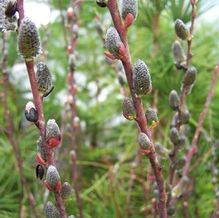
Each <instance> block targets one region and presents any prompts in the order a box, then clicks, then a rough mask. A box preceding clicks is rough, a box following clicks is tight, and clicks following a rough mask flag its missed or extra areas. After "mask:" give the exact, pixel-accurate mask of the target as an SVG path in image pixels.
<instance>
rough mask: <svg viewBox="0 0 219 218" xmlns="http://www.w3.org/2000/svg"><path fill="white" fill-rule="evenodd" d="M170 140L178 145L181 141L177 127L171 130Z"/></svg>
mask: <svg viewBox="0 0 219 218" xmlns="http://www.w3.org/2000/svg"><path fill="white" fill-rule="evenodd" d="M170 140H171V142H172V143H173V144H174V145H178V144H179V141H180V135H179V131H178V130H177V128H175V127H173V128H171V130H170Z"/></svg>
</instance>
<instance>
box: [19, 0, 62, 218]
mask: <svg viewBox="0 0 219 218" xmlns="http://www.w3.org/2000/svg"><path fill="white" fill-rule="evenodd" d="M17 4H18V13H19V23H21V22H22V20H23V19H24V7H23V0H18V2H17ZM25 64H26V68H27V72H28V77H29V81H30V85H31V90H32V94H33V100H34V104H35V107H36V110H37V112H38V121H37V123H36V126H37V127H38V128H39V131H40V136H41V139H42V144H43V146H45V150H46V158H47V163H48V165H54V164H55V161H54V159H53V155H52V151H51V149H50V148H49V146H47V145H46V143H45V137H46V129H45V119H44V113H43V105H42V99H41V97H40V94H39V91H38V86H37V81H36V76H35V70H34V61H33V60H31V61H27V60H25ZM54 195H55V199H56V203H57V207H58V209H59V212H60V216H61V218H66V212H65V207H64V203H63V200H62V198H61V194H60V192H54Z"/></svg>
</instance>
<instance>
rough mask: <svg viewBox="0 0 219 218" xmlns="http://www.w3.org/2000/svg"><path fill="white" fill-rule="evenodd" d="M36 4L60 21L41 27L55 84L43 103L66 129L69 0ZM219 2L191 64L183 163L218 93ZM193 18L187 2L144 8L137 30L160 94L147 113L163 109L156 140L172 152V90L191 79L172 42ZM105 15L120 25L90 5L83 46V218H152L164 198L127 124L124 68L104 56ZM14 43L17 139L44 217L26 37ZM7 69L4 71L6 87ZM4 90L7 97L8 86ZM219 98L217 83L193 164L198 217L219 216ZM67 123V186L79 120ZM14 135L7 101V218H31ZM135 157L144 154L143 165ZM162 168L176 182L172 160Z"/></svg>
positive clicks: (0, 155) (83, 21)
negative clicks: (218, 199)
mask: <svg viewBox="0 0 219 218" xmlns="http://www.w3.org/2000/svg"><path fill="white" fill-rule="evenodd" d="M35 2H39V3H45V4H48V5H49V6H50V9H51V11H52V12H55V13H56V14H57V16H56V17H55V19H54V20H52V22H50V23H49V24H48V25H46V26H41V27H40V29H39V31H40V36H41V40H42V41H43V42H44V43H43V45H44V50H45V51H46V52H45V58H46V59H47V63H48V66H49V68H50V71H51V72H52V74H53V79H54V85H55V89H54V91H53V92H52V93H51V95H50V96H49V97H48V98H46V100H45V102H44V111H45V115H46V119H47V120H48V119H49V118H55V119H56V120H57V123H58V124H59V126H61V124H62V122H63V118H62V117H63V113H64V111H63V108H64V102H65V99H66V96H67V95H66V94H67V92H66V88H67V82H66V74H67V70H68V58H67V53H66V42H65V35H64V33H65V30H64V28H65V27H64V25H63V19H62V18H63V17H64V19H65V23H66V10H67V8H68V6H69V1H67V0H65V1H61V0H60V1H50V2H48V1H43V0H42V1H37V0H36V1H35ZM216 4H219V3H218V1H211V0H209V1H204V0H199V1H198V5H197V12H198V14H197V15H198V16H197V20H196V23H195V29H194V36H193V54H194V56H193V59H192V63H193V64H194V65H195V66H196V68H197V69H198V76H197V81H196V83H195V86H194V87H193V90H192V94H191V95H189V96H188V98H187V103H188V107H189V109H190V112H191V115H192V117H191V119H190V123H189V129H188V143H187V146H185V147H184V148H182V149H181V150H180V152H179V154H178V155H179V157H181V156H183V155H184V154H185V151H186V150H187V149H188V147H189V142H191V139H192V136H193V134H194V130H195V127H196V124H197V120H198V116H199V114H200V112H201V110H202V108H203V104H204V102H205V98H206V95H207V92H208V89H209V84H210V78H211V74H212V71H213V69H214V66H215V64H216V63H217V62H218V60H219V55H218V54H219V53H218V51H219V42H218V39H219V31H218V28H219V27H218V24H217V22H216V21H215V23H210V25H209V23H208V22H205V21H203V19H202V20H201V19H200V15H201V14H204V13H205V12H206V11H208V9H209V8H210V7H213V6H214V5H216ZM60 13H61V14H62V15H63V17H62V16H61V15H60ZM190 14H191V7H190V5H189V1H186V0H185V1H183V0H178V1H175V0H162V1H161V0H160V1H152V0H139V15H138V18H137V20H136V23H135V25H133V26H132V27H131V28H130V30H129V46H130V51H131V55H132V61H133V62H135V61H136V60H137V59H142V60H144V61H145V62H146V63H147V65H148V66H149V69H150V73H151V77H152V82H153V94H152V95H151V97H144V99H143V101H144V105H145V106H149V105H151V104H153V102H155V104H156V107H157V111H158V116H159V121H160V123H159V126H158V127H157V128H156V129H155V136H154V138H155V141H156V142H160V143H162V144H163V145H164V146H165V147H166V148H169V149H171V148H172V145H171V143H170V141H169V127H170V124H171V119H172V117H173V115H174V114H173V113H174V112H172V111H171V109H170V108H169V105H168V96H169V93H170V91H171V90H172V89H176V90H178V91H180V87H181V81H182V78H183V74H182V72H180V71H178V70H176V68H175V65H174V61H173V57H172V52H171V46H172V43H173V42H174V40H175V38H176V36H175V32H174V28H173V25H174V20H175V19H176V18H180V19H182V20H183V21H184V22H186V23H189V21H190ZM39 16H40V12H39ZM96 16H99V18H100V23H102V24H103V26H102V27H103V28H104V30H106V29H107V28H108V27H109V26H110V24H111V17H110V16H109V14H108V11H107V10H106V9H101V8H99V7H98V6H97V5H96V4H95V2H93V1H88V0H87V1H86V0H85V1H83V3H82V4H81V12H80V29H79V32H78V34H79V37H78V42H77V47H76V50H77V59H76V73H75V80H76V84H77V87H78V92H77V95H76V101H77V111H78V117H79V118H80V130H78V131H77V132H76V137H77V144H78V169H79V190H80V194H81V197H82V202H83V209H84V217H85V218H90V217H95V218H100V217H103V218H112V217H117V218H122V217H129V218H130V217H133V218H138V217H146V215H147V217H152V216H153V213H154V212H153V209H152V208H153V207H152V199H153V198H154V196H156V189H155V187H154V184H153V183H152V184H149V183H147V179H148V175H150V167H149V162H148V160H147V158H144V157H143V156H141V155H139V154H138V144H137V140H136V137H137V130H136V126H135V123H134V122H129V121H127V120H125V118H124V117H123V116H122V112H121V104H122V95H121V94H120V85H119V83H118V81H117V77H116V74H115V70H114V69H113V68H112V67H111V66H110V65H109V64H108V63H107V62H106V59H105V57H104V55H103V52H104V51H105V49H104V46H103V42H102V40H101V38H100V36H99V35H98V33H97V28H96V27H97V22H96V19H95V17H96ZM155 18H158V23H157V25H155V22H154V21H155ZM5 36H6V37H7V50H8V59H7V66H6V67H7V72H8V76H9V83H8V95H7V100H8V106H9V111H10V114H11V116H12V118H13V124H14V127H15V128H14V131H13V134H14V136H15V138H16V142H17V144H18V146H19V149H20V152H21V156H22V159H23V162H24V165H23V166H24V174H25V177H26V178H27V182H28V184H29V186H30V187H29V188H30V190H31V191H32V193H33V195H34V197H35V200H36V210H37V212H38V213H39V214H41V216H40V217H43V212H42V211H43V203H44V201H45V199H46V194H45V189H44V188H42V184H41V182H40V181H39V180H37V179H36V178H35V155H36V141H37V139H38V132H37V130H36V128H35V127H34V125H30V123H28V122H27V121H26V119H25V117H24V107H25V104H26V102H27V101H28V100H31V99H32V96H31V94H30V88H29V86H27V84H28V77H27V74H26V70H25V67H24V66H23V60H21V59H20V57H19V55H18V54H17V43H16V40H17V35H16V33H13V32H11V33H7V34H5ZM2 37H3V34H2V33H1V38H2ZM1 45H2V39H1ZM185 48H186V47H185ZM1 55H2V54H0V57H2V56H1ZM4 70H5V69H0V73H1V74H0V77H1V80H2V79H3V76H2V75H3V74H2V73H3V71H4ZM0 91H1V93H2V86H0ZM0 97H1V96H0ZM218 99H219V85H218V83H217V85H216V89H215V95H214V98H213V101H212V103H211V107H210V110H209V112H208V115H207V118H206V120H205V123H204V126H203V131H202V135H201V138H200V141H199V145H198V147H199V151H198V154H197V155H196V156H195V158H194V160H193V162H192V166H191V169H192V171H191V173H190V182H191V188H190V190H188V193H187V194H188V196H189V201H188V202H189V207H188V209H189V217H203V218H204V217H210V216H211V214H212V212H213V211H214V209H215V191H214V186H213V184H212V174H211V171H210V170H209V169H210V168H209V166H211V163H212V156H211V147H212V142H213V141H214V140H217V139H218V138H219V113H218ZM0 100H1V98H0ZM66 117H67V118H66V120H65V125H64V126H65V127H64V140H63V143H62V147H61V148H60V150H59V155H60V156H59V162H58V163H59V172H60V175H61V178H62V181H63V182H64V181H69V182H70V184H73V180H72V177H71V162H70V156H69V151H70V150H71V145H70V137H69V133H70V132H69V124H68V123H70V115H69V114H66ZM5 127H6V120H5V117H4V114H3V102H2V101H0V168H1V171H0V196H1V198H0V217H2V218H7V217H8V218H9V217H10V218H12V217H19V215H18V214H22V217H31V213H30V209H29V206H28V201H27V196H26V195H25V194H24V192H23V190H22V188H21V183H20V178H19V174H18V171H17V166H16V162H15V157H14V154H13V151H12V146H11V142H10V140H9V139H8V138H7V136H6V134H5V132H4V128H5ZM136 156H138V158H137V160H136ZM134 160H135V161H134ZM133 161H134V162H133ZM160 161H162V167H163V173H164V177H165V178H167V175H168V167H169V163H170V161H169V159H166V160H160ZM133 163H135V164H133ZM133 177H134V182H133V183H134V184H133V188H132V190H131V200H130V204H129V212H130V213H129V215H127V213H128V211H127V192H128V188H129V182H130V178H133ZM149 185H150V187H148V186H149ZM145 192H146V193H145ZM52 199H53V198H51V200H52ZM183 202H184V198H181V199H179V201H178V203H177V208H176V212H175V215H174V216H175V217H185V215H184V213H183V208H184V207H183V206H182V205H183ZM65 203H66V206H67V211H68V213H69V214H71V213H74V214H76V215H77V213H78V212H77V207H76V204H75V198H74V196H72V198H71V199H70V200H68V201H67V202H65ZM145 211H146V212H145Z"/></svg>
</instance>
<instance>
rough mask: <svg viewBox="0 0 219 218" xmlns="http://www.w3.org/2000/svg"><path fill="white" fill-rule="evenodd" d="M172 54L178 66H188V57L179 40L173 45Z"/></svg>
mask: <svg viewBox="0 0 219 218" xmlns="http://www.w3.org/2000/svg"><path fill="white" fill-rule="evenodd" d="M172 52H173V57H174V59H175V61H176V64H177V65H179V66H181V65H184V64H186V55H185V52H184V50H183V48H182V46H181V45H180V42H179V41H178V40H176V41H175V42H174V43H173V47H172Z"/></svg>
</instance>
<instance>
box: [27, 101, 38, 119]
mask: <svg viewBox="0 0 219 218" xmlns="http://www.w3.org/2000/svg"><path fill="white" fill-rule="evenodd" d="M24 114H25V117H26V119H27V120H28V121H30V122H37V120H38V113H37V110H36V108H35V106H34V104H33V102H32V101H29V102H27V104H26V106H25V112H24Z"/></svg>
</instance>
